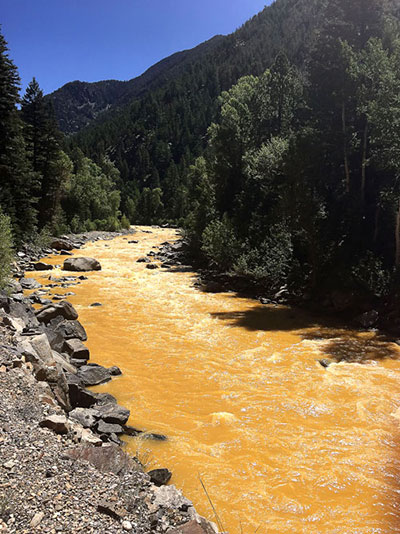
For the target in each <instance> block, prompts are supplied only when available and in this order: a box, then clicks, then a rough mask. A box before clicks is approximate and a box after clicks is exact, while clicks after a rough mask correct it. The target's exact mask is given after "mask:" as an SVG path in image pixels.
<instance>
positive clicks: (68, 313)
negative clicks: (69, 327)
mask: <svg viewBox="0 0 400 534" xmlns="http://www.w3.org/2000/svg"><path fill="white" fill-rule="evenodd" d="M35 315H36V318H37V320H38V321H39V322H41V323H49V322H50V321H51V320H52V319H55V318H56V317H59V316H61V317H63V318H64V319H67V320H75V319H77V318H78V313H77V311H76V310H75V308H74V307H73V306H72V304H71V303H70V302H68V301H66V300H65V301H63V302H60V303H59V304H54V303H52V304H49V305H47V306H44V307H43V308H41V309H40V310H37V311H36V312H35Z"/></svg>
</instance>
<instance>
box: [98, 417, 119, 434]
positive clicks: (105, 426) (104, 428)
mask: <svg viewBox="0 0 400 534" xmlns="http://www.w3.org/2000/svg"><path fill="white" fill-rule="evenodd" d="M96 430H97V432H98V433H99V434H123V433H124V429H123V428H122V426H121V425H113V424H111V423H105V422H104V421H103V420H100V421H99V422H98V423H97V425H96Z"/></svg>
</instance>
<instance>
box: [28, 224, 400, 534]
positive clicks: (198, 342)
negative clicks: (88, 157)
mask: <svg viewBox="0 0 400 534" xmlns="http://www.w3.org/2000/svg"><path fill="white" fill-rule="evenodd" d="M148 232H151V233H148ZM176 238H177V234H176V232H175V231H174V230H169V229H158V228H157V229H156V228H137V233H136V235H135V236H134V237H133V238H131V237H119V238H117V239H115V240H113V241H107V242H104V241H99V242H96V243H89V244H87V245H85V247H84V248H83V249H81V250H80V251H75V255H77V256H79V255H84V256H90V257H94V258H96V259H98V260H99V261H100V263H101V264H102V270H101V271H99V272H94V273H88V280H86V281H84V282H83V283H82V284H80V285H78V286H73V287H72V288H68V289H66V290H65V291H73V292H74V293H75V295H73V296H71V297H69V298H68V300H70V302H72V304H73V305H74V306H75V307H76V309H77V311H78V313H79V319H80V321H81V322H82V324H83V325H84V326H85V328H86V330H87V333H88V342H87V345H88V347H89V349H90V351H91V361H94V362H97V363H100V364H102V365H105V366H111V365H118V366H119V367H120V368H121V370H122V372H123V375H122V376H121V377H118V378H116V379H114V380H113V381H112V382H111V383H108V384H105V385H103V386H99V387H98V388H96V390H97V391H107V392H110V393H112V394H113V395H115V396H116V397H117V399H118V402H119V403H120V404H122V405H123V406H126V407H127V408H129V409H130V410H131V418H130V424H131V425H133V426H135V427H137V428H140V429H146V430H148V431H151V432H156V433H161V434H165V435H167V436H168V441H166V442H152V441H143V440H139V439H137V438H124V439H126V442H127V446H126V450H127V451H128V452H130V453H132V454H138V455H139V457H141V458H142V459H143V460H144V461H146V462H147V463H148V465H149V468H156V467H168V468H169V469H170V470H171V471H172V472H173V478H172V481H171V483H173V484H175V485H176V486H177V487H179V488H180V489H182V490H183V492H184V493H185V495H186V496H187V497H188V498H190V499H191V500H192V501H193V502H194V504H195V506H196V508H197V510H198V511H199V513H201V514H203V515H205V516H207V517H208V518H210V519H211V520H214V521H215V517H214V514H213V511H212V508H211V506H210V503H209V501H208V498H207V496H206V494H205V491H204V489H203V487H202V484H201V482H200V479H201V480H202V481H203V483H204V486H205V487H206V489H207V491H208V493H209V496H210V498H211V500H212V502H213V505H214V506H215V509H216V510H217V512H218V515H219V518H220V521H221V523H222V525H223V528H224V530H225V531H227V532H229V534H241V533H243V534H253V533H255V532H256V531H257V532H259V533H260V534H301V533H307V534H378V533H379V534H383V533H384V534H389V533H395V532H396V533H398V532H400V433H399V424H400V361H399V357H400V348H399V347H398V346H397V345H395V344H393V343H389V342H388V341H386V340H385V339H382V338H381V337H379V335H377V333H375V332H367V333H362V332H357V331H352V330H346V329H342V328H339V327H338V326H332V325H328V324H326V323H324V320H320V319H319V318H318V317H313V316H311V315H308V314H306V313H303V312H300V311H296V310H293V309H290V308H285V307H280V306H276V307H274V306H264V305H262V304H260V303H259V302H257V301H255V300H250V299H246V298H240V297H238V296H237V295H236V294H235V293H218V294H213V293H205V292H203V291H201V290H199V289H197V288H196V287H195V286H194V282H195V279H196V278H195V273H192V272H179V271H177V270H175V269H172V270H166V269H157V270H149V269H147V268H146V264H143V263H137V262H136V260H137V259H138V258H139V257H140V256H143V255H144V254H147V253H148V252H149V251H150V250H156V248H157V247H159V246H160V244H161V243H162V242H164V241H172V240H175V239H176ZM130 239H137V240H138V241H139V243H137V244H132V243H131V244H129V243H128V240H130ZM62 260H63V258H62V257H60V256H55V257H51V258H49V259H47V260H46V261H49V262H50V263H53V264H56V263H60V262H62ZM52 274H54V275H56V276H57V275H61V274H65V273H63V272H62V271H61V270H56V271H53V273H52ZM48 276H49V274H48V273H46V274H45V273H36V274H35V277H36V278H37V279H38V280H39V281H41V282H42V283H45V279H46V278H47V277H48ZM47 283H49V281H47ZM52 291H54V292H56V293H60V289H59V288H54V289H53V290H52ZM94 302H100V303H101V304H102V306H101V307H90V304H92V303H94ZM348 354H351V355H352V356H356V357H357V356H358V355H363V356H364V358H366V359H367V360H368V359H369V360H370V361H367V363H363V364H358V363H351V364H349V363H343V362H342V363H338V364H334V365H331V366H330V367H329V368H328V369H325V368H323V367H322V366H321V365H320V363H318V360H320V359H321V358H331V357H339V358H340V357H343V356H346V355H348Z"/></svg>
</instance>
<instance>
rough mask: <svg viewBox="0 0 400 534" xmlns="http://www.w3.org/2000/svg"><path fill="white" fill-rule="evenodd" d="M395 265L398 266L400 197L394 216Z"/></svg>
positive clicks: (399, 252) (399, 260)
mask: <svg viewBox="0 0 400 534" xmlns="http://www.w3.org/2000/svg"><path fill="white" fill-rule="evenodd" d="M395 261H396V267H397V268H399V267H400V198H399V204H398V208H397V216H396V260H395Z"/></svg>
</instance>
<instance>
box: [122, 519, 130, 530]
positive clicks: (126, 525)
mask: <svg viewBox="0 0 400 534" xmlns="http://www.w3.org/2000/svg"><path fill="white" fill-rule="evenodd" d="M122 528H123V529H124V530H128V531H129V530H132V528H133V527H132V523H131V522H130V521H122Z"/></svg>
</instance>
